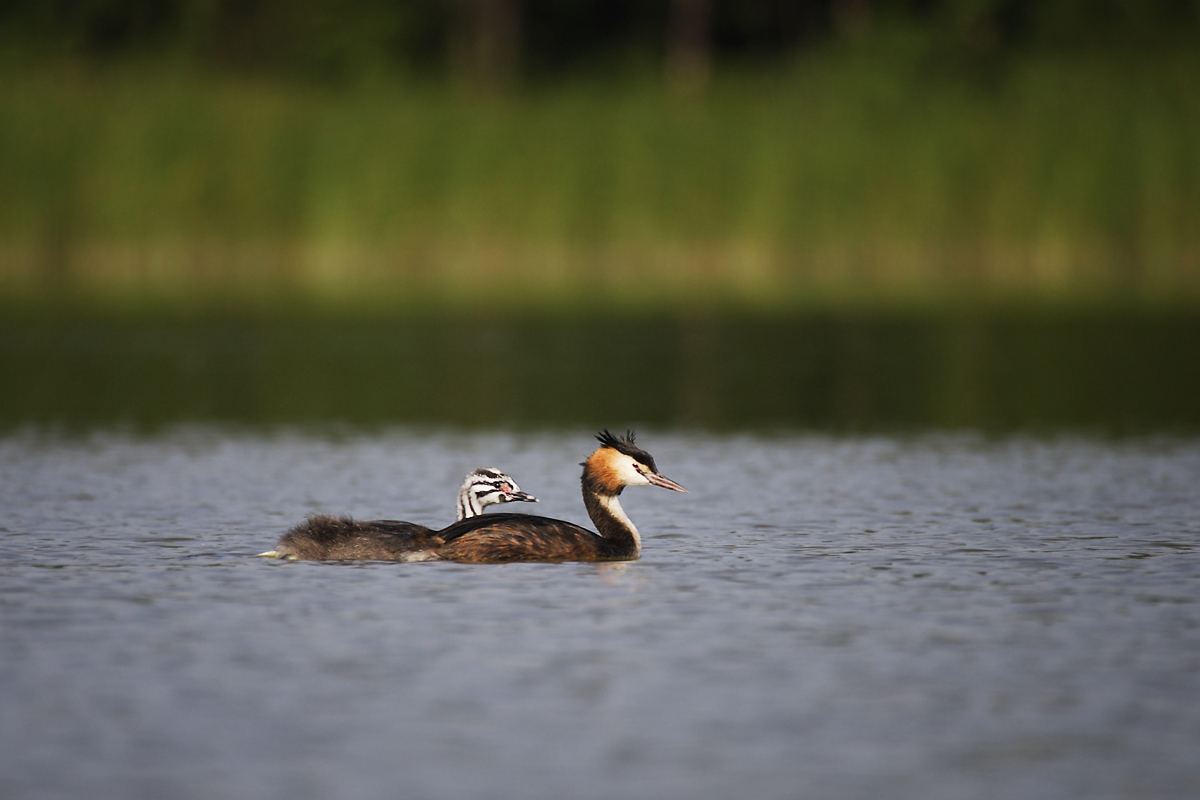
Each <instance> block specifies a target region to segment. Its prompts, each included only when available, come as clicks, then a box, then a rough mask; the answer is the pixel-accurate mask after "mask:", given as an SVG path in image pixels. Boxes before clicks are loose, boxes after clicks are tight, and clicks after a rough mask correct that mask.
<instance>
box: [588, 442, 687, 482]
mask: <svg viewBox="0 0 1200 800" xmlns="http://www.w3.org/2000/svg"><path fill="white" fill-rule="evenodd" d="M596 440H597V441H599V442H600V447H599V448H598V449H597V450H596V452H594V453H592V454H591V455H590V456H588V460H587V461H585V462H583V480H584V484H585V486H588V487H589V488H591V489H592V490H593V491H595V492H596V493H597V494H602V495H618V494H620V493H621V490H622V489H624V488H625V487H626V486H658V487H660V488H663V489H670V490H671V491H673V492H686V491H687V489H685V488H683V487H682V486H680V485H679V484H678V483H676V482H675V481H673V480H671V479H670V478H668V477H667V476H665V475H663V474H662V473H660V472H659V471H658V467H657V466H655V464H654V456H652V455H650V454H649V453H647V452H646V451H645V450H643V449H642V448H640V447H638V446H637V445H636V444H635V443H634V433H633V431H628V432H627V433H626V434H625V436H624V437H619V436H615V435H613V434H612V433H609V432H608V431H607V430H604V431H601V432H600V433H598V434H597V435H596Z"/></svg>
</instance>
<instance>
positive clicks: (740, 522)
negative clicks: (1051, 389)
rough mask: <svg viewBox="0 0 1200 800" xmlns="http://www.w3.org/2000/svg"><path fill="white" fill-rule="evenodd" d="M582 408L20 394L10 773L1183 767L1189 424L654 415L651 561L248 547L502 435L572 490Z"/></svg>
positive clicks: (1191, 628) (506, 789)
mask: <svg viewBox="0 0 1200 800" xmlns="http://www.w3.org/2000/svg"><path fill="white" fill-rule="evenodd" d="M1193 399H1194V398H1193ZM184 416H186V415H184ZM607 424H612V423H607ZM85 427H86V426H85ZM709 430H710V431H711V429H709ZM592 432H593V431H592V430H591V426H589V427H586V428H585V427H583V426H578V427H577V428H575V429H571V430H565V429H562V428H560V429H557V430H551V429H540V428H532V429H527V430H520V431H509V432H505V431H503V430H501V429H474V430H471V429H464V428H460V427H424V428H422V427H413V426H403V425H400V426H392V425H383V426H379V427H372V428H362V427H347V426H308V425H290V426H289V425H284V424H281V425H268V426H264V425H257V426H246V425H239V424H235V423H221V422H212V421H208V422H198V423H187V422H170V421H167V422H164V423H161V424H159V425H157V426H156V427H155V428H154V430H153V431H151V432H145V431H140V432H139V431H138V430H134V429H131V428H128V427H121V426H119V425H118V426H99V427H92V428H88V429H86V430H84V431H83V432H78V431H76V432H72V433H63V432H61V431H59V432H56V431H55V429H54V428H53V427H47V426H45V425H41V424H32V423H31V424H15V425H12V426H10V428H9V429H8V430H7V431H6V432H5V433H3V434H2V435H0V509H2V510H3V519H2V521H0V531H2V533H0V797H12V798H21V799H22V800H33V799H34V798H47V799H49V798H78V797H88V798H98V799H100V800H103V799H105V798H113V799H114V800H116V799H117V798H120V799H121V800H139V799H140V798H146V799H147V800H150V799H151V798H163V797H171V798H174V799H175V800H190V799H191V798H195V799H196V800H212V798H243V797H256V798H280V800H285V799H286V800H303V798H330V797H337V798H347V799H350V800H353V799H355V798H384V797H387V798H397V797H403V798H418V799H420V798H430V799H431V800H436V799H439V798H447V800H449V799H451V798H454V799H455V800H459V799H461V798H479V800H485V799H487V800H496V799H500V800H503V799H504V798H513V799H514V800H516V799H518V798H520V799H522V800H524V799H528V798H532V799H534V800H537V799H538V798H547V800H549V799H550V798H583V799H585V800H587V799H590V798H595V799H596V800H606V799H608V798H681V799H682V798H689V799H695V798H700V799H704V798H714V800H715V799H716V798H730V797H744V798H863V799H864V800H866V799H867V798H871V799H872V800H875V799H877V798H888V799H889V800H893V799H895V798H901V799H903V798H913V800H917V799H918V798H919V800H938V799H939V798H945V800H960V799H961V798H1013V800H1017V798H1021V800H1026V799H1027V798H1064V797H1078V798H1089V799H1091V798H1138V799H1139V800H1141V799H1143V798H1190V797H1195V796H1196V794H1195V793H1196V791H1197V787H1198V786H1200V603H1198V602H1197V600H1198V594H1200V439H1198V438H1196V437H1192V436H1188V435H1180V434H1161V435H1157V434H1149V435H1144V436H1136V437H1126V438H1119V439H1112V438H1104V437H1100V436H1084V435H1074V434H1049V435H1038V436H1033V435H1028V434H1021V433H1005V434H1001V435H995V436H988V437H984V436H979V435H976V434H972V433H941V434H938V433H923V434H914V435H903V434H896V433H891V434H883V433H881V434H878V435H854V436H843V435H832V434H829V435H825V434H804V433H787V432H777V433H771V434H768V433H762V434H746V433H736V432H729V433H720V432H716V433H714V432H701V430H700V429H698V428H697V429H688V428H686V427H659V428H654V427H650V428H647V429H646V430H643V431H641V432H640V433H641V436H640V437H639V441H640V443H642V444H643V445H644V446H645V447H646V448H647V449H648V450H650V452H652V453H653V454H654V456H655V457H656V459H657V460H658V465H659V467H660V468H661V469H662V471H663V473H664V474H666V475H668V476H670V477H671V478H673V479H675V480H677V481H679V482H680V483H682V484H683V485H685V486H687V487H688V489H689V490H690V493H689V494H686V495H683V494H676V493H671V492H665V491H660V490H656V489H650V488H641V489H630V490H629V491H627V492H626V493H625V495H624V496H623V501H624V505H625V508H626V510H627V511H628V512H629V514H630V516H631V517H632V518H633V519H634V521H635V522H636V523H637V525H638V527H639V528H640V530H641V532H642V535H643V538H644V541H645V547H644V552H643V557H642V559H641V560H640V561H638V562H632V563H625V564H614V565H600V566H597V565H587V564H559V565H554V564H516V565H504V566H492V565H489V566H466V565H456V564H439V563H426V564H390V563H388V564H385V563H361V564H344V565H340V564H324V563H305V562H300V563H280V562H274V561H270V560H266V559H259V558H256V557H254V554H255V553H257V552H260V551H262V550H266V549H269V548H270V547H271V546H272V545H273V544H274V541H275V539H276V537H277V536H278V535H279V534H280V533H281V532H282V531H283V530H285V529H286V528H287V527H288V526H290V525H292V524H294V523H295V522H298V521H299V520H301V519H302V518H303V516H304V515H305V514H307V513H310V512H314V511H328V512H334V513H349V514H354V515H355V516H360V517H365V518H372V517H400V518H405V519H410V520H415V521H422V522H427V523H431V524H444V523H446V522H448V521H449V520H450V519H451V517H452V514H453V499H454V493H455V491H456V489H457V487H458V484H459V482H460V481H461V479H462V476H463V475H464V474H465V473H466V472H467V471H468V470H469V469H471V468H473V467H476V466H485V465H486V466H498V467H501V468H503V469H505V470H507V471H509V472H510V473H511V474H512V475H513V476H514V477H515V478H516V479H517V480H518V481H519V482H520V484H521V486H522V488H524V489H526V490H527V491H529V492H531V493H533V494H536V495H537V496H538V497H539V498H541V499H542V501H543V502H542V503H541V504H540V505H539V506H532V507H530V508H531V510H535V511H537V512H538V513H542V514H547V515H551V516H557V517H563V518H566V519H570V520H573V521H577V522H586V519H585V517H584V513H583V508H582V503H581V502H580V499H579V490H578V470H579V467H578V462H579V461H581V460H582V459H583V458H584V457H585V456H586V455H587V454H588V453H589V452H590V450H591V449H592V446H593V442H592V440H591V438H590V436H591V433H592Z"/></svg>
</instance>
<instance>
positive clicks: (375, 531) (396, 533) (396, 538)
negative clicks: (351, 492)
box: [259, 469, 537, 561]
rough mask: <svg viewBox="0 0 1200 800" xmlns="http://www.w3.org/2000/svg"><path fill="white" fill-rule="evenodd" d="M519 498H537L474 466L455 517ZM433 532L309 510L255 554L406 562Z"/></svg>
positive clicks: (507, 479) (497, 474)
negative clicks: (302, 519) (272, 543)
mask: <svg viewBox="0 0 1200 800" xmlns="http://www.w3.org/2000/svg"><path fill="white" fill-rule="evenodd" d="M517 500H522V501H526V502H530V503H536V502H537V498H536V497H534V496H533V495H531V494H528V493H526V492H523V491H521V487H519V486H517V482H516V481H514V480H513V479H512V478H510V477H509V476H508V475H505V474H504V473H503V472H501V471H500V470H498V469H477V470H475V471H474V472H472V473H471V474H469V475H467V477H466V479H465V480H464V481H463V484H462V487H460V488H459V490H458V503H457V512H456V513H457V515H456V517H455V519H456V520H457V521H458V522H462V521H463V520H466V519H471V518H472V517H477V516H479V515H480V514H482V513H483V509H485V508H487V507H488V506H490V505H495V504H497V503H511V502H514V501H517ZM434 533H435V532H434V530H433V529H432V528H428V527H426V526H424V525H418V524H417V523H415V522H403V521H401V520H394V519H377V520H371V521H369V522H368V521H359V520H354V519H351V518H349V517H340V518H339V517H330V516H327V515H324V514H313V515H311V516H310V517H309V518H308V519H307V520H306V521H305V522H304V523H302V524H300V525H297V526H296V527H294V528H292V529H291V530H290V531H288V532H287V533H285V534H284V535H283V536H282V537H280V539H279V543H278V544H276V545H275V549H274V550H268V551H267V552H265V553H260V554H259V555H261V556H264V557H266V558H283V559H287V560H289V561H298V560H330V561H342V560H350V559H369V560H380V561H409V560H413V559H411V558H408V557H406V556H412V554H413V552H414V551H418V552H420V551H423V550H425V549H427V548H428V547H429V543H430V539H429V537H430V536H431V535H432V534H434ZM439 541H440V540H439ZM417 560H421V559H417Z"/></svg>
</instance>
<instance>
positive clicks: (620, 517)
mask: <svg viewBox="0 0 1200 800" xmlns="http://www.w3.org/2000/svg"><path fill="white" fill-rule="evenodd" d="M588 488H589V487H588V486H587V484H586V483H585V484H584V489H583V505H584V507H586V508H587V512H588V516H589V517H591V519H592V524H593V525H595V526H596V530H597V531H598V532H599V533H600V535H601V536H603V537H604V539H605V541H606V542H608V543H609V545H610V546H611V547H612V548H613V549H614V550H619V551H620V552H621V553H623V554H625V555H628V556H631V557H633V558H637V557H638V555H639V554H640V553H641V552H642V537H641V536H639V535H638V529H637V528H636V527H634V524H633V521H632V520H631V519H629V516H628V515H627V514H626V513H625V509H623V508H621V501H620V500H618V499H617V496H616V495H615V494H602V493H600V492H597V491H594V490H593V491H588Z"/></svg>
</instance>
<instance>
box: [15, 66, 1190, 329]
mask: <svg viewBox="0 0 1200 800" xmlns="http://www.w3.org/2000/svg"><path fill="white" fill-rule="evenodd" d="M0 70H2V71H3V74H0V181H2V184H3V189H2V191H0V293H2V294H3V295H4V296H7V297H8V298H9V301H14V300H16V301H17V302H23V300H33V301H35V303H36V302H40V301H43V300H46V299H47V298H60V297H64V296H75V297H86V298H88V299H89V302H95V303H99V304H101V305H103V304H105V303H118V304H119V303H121V302H129V301H131V300H139V301H140V300H146V301H149V302H152V303H153V302H159V301H164V302H169V303H177V302H185V303H186V302H192V301H195V300H197V299H207V300H220V301H222V302H225V301H230V300H231V299H233V300H244V301H247V302H250V303H251V304H253V303H256V302H259V301H266V300H267V299H268V298H272V297H279V296H287V297H305V298H309V299H313V300H316V301H318V302H327V301H328V302H330V303H333V304H334V305H336V304H338V303H340V302H347V301H348V302H354V303H360V302H375V303H379V304H381V305H383V306H388V307H390V306H392V305H394V304H397V303H399V304H405V303H408V304H411V305H413V306H421V307H428V306H429V304H430V303H432V304H433V305H435V306H471V305H476V304H480V303H483V302H489V303H492V302H497V301H498V300H502V301H504V302H507V303H516V304H517V305H518V306H527V307H547V308H553V307H556V306H562V305H564V304H566V305H570V306H573V307H577V306H580V305H587V304H592V303H603V304H611V305H615V306H617V307H630V308H649V309H654V308H687V307H692V306H697V305H732V306H737V307H744V308H749V309H755V308H759V309H789V308H797V307H808V306H813V305H818V306H819V305H834V306H836V305H838V304H851V305H857V304H867V305H871V304H877V303H886V304H894V303H900V304H905V303H912V302H915V303H918V304H921V303H927V302H933V303H942V302H945V301H960V300H964V299H968V300H984V301H991V300H994V299H1010V298H1022V299H1028V298H1033V299H1049V300H1051V301H1054V302H1058V301H1068V302H1075V301H1080V300H1082V301H1088V302H1090V301H1092V300H1095V299H1097V298H1099V299H1102V300H1106V301H1108V300H1113V299H1116V300H1118V301H1120V302H1124V301H1128V300H1135V301H1149V302H1152V303H1160V302H1163V303H1183V304H1187V305H1191V304H1194V303H1195V301H1196V300H1197V299H1200V53H1194V54H1188V53H1185V54H1178V53H1175V54H1170V55H1162V56H1158V57H1155V56H1112V57H1108V58H1098V57H1091V56H1057V57H1035V56H1025V57H1022V58H1021V59H1019V60H1017V61H1015V62H1012V63H1010V64H1008V65H1007V66H1006V67H1004V68H1003V69H1002V70H999V71H997V72H995V73H994V74H992V75H991V76H990V77H989V78H987V79H982V78H980V77H979V76H978V75H976V74H974V73H971V74H967V73H965V72H964V70H962V69H961V68H958V67H950V66H948V67H946V68H944V69H934V68H932V67H931V66H930V65H928V64H925V65H924V66H913V65H911V64H908V63H907V62H905V61H904V60H903V59H879V58H869V57H865V56H854V55H844V54H843V55H834V54H829V53H826V54H823V55H818V56H811V57H809V58H807V59H805V60H801V61H798V62H796V63H795V64H794V65H792V66H791V67H790V68H789V69H788V70H786V71H783V72H774V73H770V74H768V73H753V72H744V73H740V74H726V75H723V76H719V77H718V79H717V80H716V81H714V83H713V84H711V85H710V86H709V87H708V89H707V90H706V91H704V92H702V93H699V94H696V95H691V96H679V95H672V94H670V93H669V92H667V91H665V90H664V89H663V88H662V87H661V86H660V84H659V82H658V81H657V80H651V76H649V75H648V76H647V77H646V79H645V80H640V81H639V80H636V79H626V80H623V81H621V82H620V84H619V85H614V84H605V85H601V84H599V83H589V82H587V81H586V80H583V79H580V80H573V81H565V82H563V83H560V84H555V85H549V86H546V85H543V86H540V87H532V88H525V89H523V90H520V91H517V92H514V93H510V94H503V95H496V96H480V95H475V94H471V93H469V92H464V91H455V90H453V89H448V88H446V87H445V86H437V85H432V84H424V85H422V84H404V83H400V82H381V83H376V84H368V85H361V86H357V87H353V88H344V87H343V88H331V87H324V88H321V87H312V86H303V85H300V84H289V83H285V82H281V81H278V82H272V81H266V80H262V81H255V80H253V79H248V78H231V77H221V76H217V75H212V74H200V73H197V72H191V71H187V70H184V69H174V68H168V67H164V66H162V65H155V64H151V65H148V66H143V67H142V68H138V67H135V66H129V65H125V66H121V67H110V68H107V69H101V70H96V69H91V70H89V69H84V68H83V67H81V66H74V67H72V66H70V65H63V64H59V65H51V66H42V67H38V68H30V67H24V68H17V67H14V66H12V65H9V66H7V67H3V68H0Z"/></svg>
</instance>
